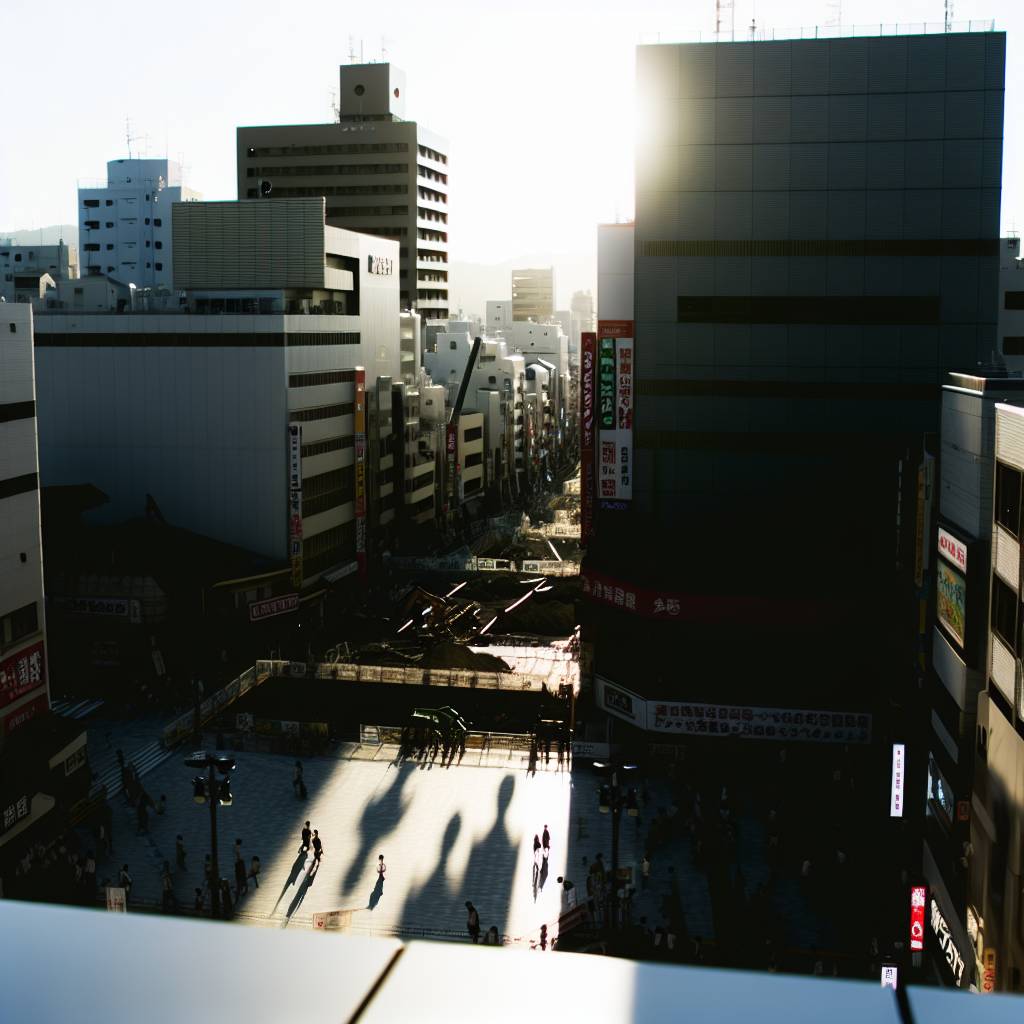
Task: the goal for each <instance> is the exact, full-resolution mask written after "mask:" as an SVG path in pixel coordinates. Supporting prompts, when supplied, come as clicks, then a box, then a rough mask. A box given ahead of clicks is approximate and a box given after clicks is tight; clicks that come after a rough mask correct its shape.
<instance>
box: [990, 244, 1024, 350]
mask: <svg viewBox="0 0 1024 1024" xmlns="http://www.w3.org/2000/svg"><path fill="white" fill-rule="evenodd" d="M996 352H997V353H998V354H999V356H1001V357H1002V359H1003V361H1004V362H1005V363H1006V365H1007V367H1009V368H1010V369H1014V370H1024V260H1022V259H1021V255H1020V238H1004V239H1003V240H1002V242H1001V243H1000V247H999V344H998V347H997V349H996Z"/></svg>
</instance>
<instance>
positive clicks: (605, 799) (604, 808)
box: [597, 786, 612, 814]
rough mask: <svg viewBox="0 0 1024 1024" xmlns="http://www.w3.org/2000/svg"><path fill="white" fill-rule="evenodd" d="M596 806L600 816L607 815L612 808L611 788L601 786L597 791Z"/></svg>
mask: <svg viewBox="0 0 1024 1024" xmlns="http://www.w3.org/2000/svg"><path fill="white" fill-rule="evenodd" d="M597 806H598V808H599V809H600V811H601V813H602V814H607V813H608V811H609V810H610V809H611V806H612V788H611V786H602V787H601V788H600V789H599V790H598V791H597Z"/></svg>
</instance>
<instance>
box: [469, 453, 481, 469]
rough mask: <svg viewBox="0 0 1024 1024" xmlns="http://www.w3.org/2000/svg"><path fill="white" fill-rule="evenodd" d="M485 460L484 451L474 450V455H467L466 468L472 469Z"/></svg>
mask: <svg viewBox="0 0 1024 1024" xmlns="http://www.w3.org/2000/svg"><path fill="white" fill-rule="evenodd" d="M483 461H484V453H483V452H473V454H472V455H467V456H466V462H465V466H466V469H470V468H471V467H473V466H479V465H480V463H482V462H483Z"/></svg>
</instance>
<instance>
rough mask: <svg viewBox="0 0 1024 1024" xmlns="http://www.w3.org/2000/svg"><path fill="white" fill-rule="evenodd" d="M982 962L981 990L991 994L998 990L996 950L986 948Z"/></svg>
mask: <svg viewBox="0 0 1024 1024" xmlns="http://www.w3.org/2000/svg"><path fill="white" fill-rule="evenodd" d="M981 963H982V968H981V991H982V992H984V993H985V994H986V995H989V994H990V993H992V992H995V990H996V951H995V950H994V949H986V950H985V952H984V954H983V956H982V958H981Z"/></svg>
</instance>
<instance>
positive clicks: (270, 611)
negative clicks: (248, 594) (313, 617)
mask: <svg viewBox="0 0 1024 1024" xmlns="http://www.w3.org/2000/svg"><path fill="white" fill-rule="evenodd" d="M298 607H299V595H298V594H282V595H281V596H280V597H271V598H268V599H267V600H266V601H253V602H252V603H251V604H250V605H249V621H250V622H258V621H259V620H260V619H269V618H273V616H275V615H286V614H287V613H288V612H293V611H295V610H296V609H297V608H298Z"/></svg>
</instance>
